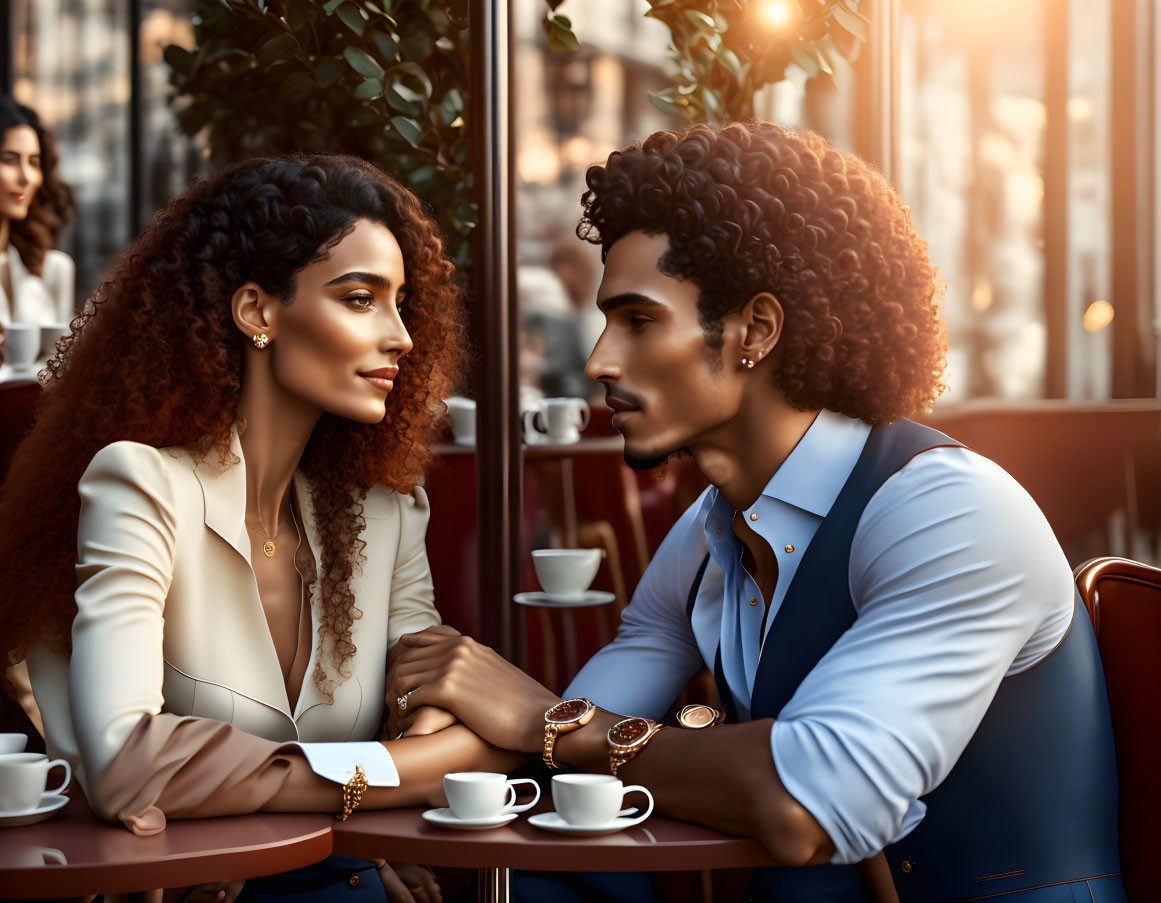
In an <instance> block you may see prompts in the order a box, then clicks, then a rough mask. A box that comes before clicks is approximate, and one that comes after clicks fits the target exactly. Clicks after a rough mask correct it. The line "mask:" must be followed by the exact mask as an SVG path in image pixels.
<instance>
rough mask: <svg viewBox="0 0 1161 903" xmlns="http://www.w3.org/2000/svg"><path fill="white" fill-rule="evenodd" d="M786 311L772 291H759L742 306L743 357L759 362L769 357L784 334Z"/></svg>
mask: <svg viewBox="0 0 1161 903" xmlns="http://www.w3.org/2000/svg"><path fill="white" fill-rule="evenodd" d="M783 318H784V312H783V310H782V305H781V304H780V303H779V302H778V299H777V298H775V297H774V296H773V295H772V294H771V293H770V292H759V293H758V294H756V295H755V296H754V297H753V298H751V299H750V300H749V301H747V302H746V306H745V307H743V308H742V327H743V335H742V347H741V354H742V357H743V358H745V359H747V360H750V361H754V362H755V363H757V362H758V361H760V360H762V359H763V358H766V357H769V356H770V352H772V351H773V350H774V347H775V346H776V345H777V344H778V339H779V338H781V336H782V322H783Z"/></svg>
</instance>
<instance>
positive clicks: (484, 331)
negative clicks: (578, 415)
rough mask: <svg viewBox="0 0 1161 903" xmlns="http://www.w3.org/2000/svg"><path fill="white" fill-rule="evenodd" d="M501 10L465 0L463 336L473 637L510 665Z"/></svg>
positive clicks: (511, 331)
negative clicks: (471, 343) (468, 264)
mask: <svg viewBox="0 0 1161 903" xmlns="http://www.w3.org/2000/svg"><path fill="white" fill-rule="evenodd" d="M509 2H510V0H470V6H469V13H468V14H469V23H470V26H471V67H472V82H471V84H472V92H471V97H470V103H471V106H470V113H471V117H472V118H471V122H470V129H471V136H472V151H473V153H472V168H473V174H474V185H475V195H476V203H477V204H478V205H479V210H480V214H479V220H478V225H477V226H476V229H475V231H474V233H473V254H472V270H473V279H472V283H473V292H472V302H473V311H472V313H473V327H474V329H473V333H474V335H475V336H476V338H477V340H478V342H479V345H478V348H477V350H478V352H479V360H480V372H479V374H478V378H477V380H476V402H477V406H478V408H477V418H476V424H477V433H476V538H477V542H478V547H477V548H478V570H477V573H478V577H479V587H480V605H481V611H480V628H481V634H482V639H483V640H484V642H486V643H488V644H489V645H492V646H494V647H495V648H496V649H497V650H498V651H499V652H500V653H501V654H502V655H504V656H505V657H506V658H508V659H513V655H514V654H515V653H516V652H517V650H521V649H522V646H523V644H522V643H518V642H517V637H516V632H515V630H514V623H515V620H516V619H515V618H514V616H513V602H512V596H513V594H514V593H515V592H516V591H517V589H518V585H519V580H520V552H521V544H522V540H521V513H522V502H521V495H522V493H521V488H522V487H521V476H522V461H523V458H522V452H521V444H520V430H519V402H518V391H517V375H516V339H517V328H518V324H517V321H516V310H515V254H514V247H513V236H514V233H515V229H514V213H515V204H514V203H513V184H512V181H513V180H512V166H511V160H510V147H511V144H510V135H511V117H510V110H509V72H510V66H511V54H510V51H509V41H508V37H509V30H508V21H509ZM521 657H522V656H521ZM513 660H515V659H513ZM518 663H520V662H519V661H518Z"/></svg>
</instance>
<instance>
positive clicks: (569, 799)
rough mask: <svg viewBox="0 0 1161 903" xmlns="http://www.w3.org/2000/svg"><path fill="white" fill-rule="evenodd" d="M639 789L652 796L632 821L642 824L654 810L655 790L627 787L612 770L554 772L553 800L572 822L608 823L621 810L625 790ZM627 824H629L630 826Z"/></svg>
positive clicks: (565, 818) (561, 814)
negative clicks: (601, 771)
mask: <svg viewBox="0 0 1161 903" xmlns="http://www.w3.org/2000/svg"><path fill="white" fill-rule="evenodd" d="M633 791H639V792H640V793H644V794H645V797H646V798H647V799H648V800H649V805H648V806H646V807H645V811H644V812H643V813H642V814H641V815H638V816H636V817H635V818H633V819H630V820H629V821H628V825H639V824H640V823H641V822H643V821H645V819H647V818H648V817H649V816H650V814H651V813H652V812H653V794H651V793H650V792H649V791H648V790H646V789H645V788H644V787H641V786H640V785H637V784H632V785H630V786H628V787H626V786H625V785H624V784H622V783H621V781H620V780H619V779H617V778H615V777H613V776H612V775H611V774H557V775H553V776H552V804H553V806H555V807H556V811H557V813H558V814H559V815H560V817H561V818H563V819H564V820H565V821H566V822H568V823H569V824H570V825H579V826H584V827H593V826H597V825H607V824H609V822H611V821H612V820H613V819H614V818H616V817H617V813H619V812H620V811H621V803H622V802H623V801H624V799H625V794H627V793H632V792H633ZM628 825H626V827H628Z"/></svg>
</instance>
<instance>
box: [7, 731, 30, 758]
mask: <svg viewBox="0 0 1161 903" xmlns="http://www.w3.org/2000/svg"><path fill="white" fill-rule="evenodd" d="M27 745H28V735H27V734H0V756H2V755H4V754H6V753H19V752H24V747H25V746H27Z"/></svg>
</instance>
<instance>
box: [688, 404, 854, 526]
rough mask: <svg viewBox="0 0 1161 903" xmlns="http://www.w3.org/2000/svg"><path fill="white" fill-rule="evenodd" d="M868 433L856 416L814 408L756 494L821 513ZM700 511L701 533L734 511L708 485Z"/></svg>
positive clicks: (839, 487)
mask: <svg viewBox="0 0 1161 903" xmlns="http://www.w3.org/2000/svg"><path fill="white" fill-rule="evenodd" d="M870 433H871V427H870V426H869V425H868V424H866V423H863V421H861V420H856V419H855V418H853V417H847V416H846V415H845V414H839V413H836V412H835V411H826V410H823V411H819V413H818V416H817V417H815V418H814V423H812V424H811V425H810V428H809V429H808V430H807V431H806V433H805V434H804V435H803V437H802V438H801V439H800V440H799V441H798V444H797V445H796V446H794V450H793V451H791V452H790V454H789V456H787V458H786V460H785V461H783V462H782V466H781V467H779V468H778V470H777V471H775V472H774V476H772V477H771V478H770V482H769V483H767V484H766V488H765V489H763V490H762V496H763V497H764V498H771V499H776V500H778V501H781V502H785V503H786V504H788V505H793V506H795V507H796V508H801V509H802V510H804V511H809V512H810V513H811V514H814V515H816V516H818V517H826V516H827V514H828V513H829V512H830V509H831V506H832V505H833V504H834V501H835V499H836V498H838V494H839V493H840V492H841V491H842V488H843V486H845V485H846V482H847V480H848V479H849V478H850V475H851V471H853V470H854V469H855V464H856V462H857V461H858V460H859V455H861V454H862V453H863V446H864V445H866V442H867V436H869V435H870ZM725 508H729V511H728V512H726V511H725V510H724V509H725ZM703 511H705V513H706V515H707V520H706V533H707V536H708V535H709V533H710V532H711V528H712V529H713V530H714V531H716V530H717V528H718V527H721V528H722V530H723V532H725V527H726V526H728V524H729V521H730V519H732V518H733V514H734V512H733V508H732V507H730V506H729V505H728V504H726V502H725V500H724V499H720V495H719V493H718V491H717V489H713V488H711V490H710V492H708V493H707V494H706V498H705V501H704V502H703Z"/></svg>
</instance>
